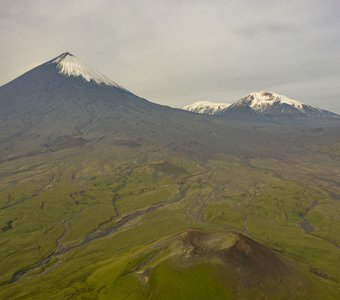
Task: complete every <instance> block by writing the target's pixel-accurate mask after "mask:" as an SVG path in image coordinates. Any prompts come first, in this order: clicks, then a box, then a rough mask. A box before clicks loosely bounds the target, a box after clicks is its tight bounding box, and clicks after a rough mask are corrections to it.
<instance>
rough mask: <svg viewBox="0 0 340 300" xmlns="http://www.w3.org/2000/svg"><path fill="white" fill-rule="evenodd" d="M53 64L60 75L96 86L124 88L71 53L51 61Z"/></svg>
mask: <svg viewBox="0 0 340 300" xmlns="http://www.w3.org/2000/svg"><path fill="white" fill-rule="evenodd" d="M51 63H52V64H55V65H56V66H57V69H58V70H59V73H60V74H62V75H64V76H67V77H81V78H83V79H84V80H86V81H87V82H91V81H92V82H94V83H96V84H99V85H101V84H103V85H108V86H114V87H118V88H122V87H121V86H119V85H118V84H117V83H115V82H114V81H112V80H111V79H109V78H108V77H106V76H104V75H103V74H101V73H99V72H97V71H96V70H94V69H91V68H89V67H88V66H87V65H85V64H84V63H83V62H82V61H80V60H79V59H78V58H77V57H75V56H74V55H73V54H71V53H69V52H65V53H63V54H61V55H59V56H58V57H56V58H55V59H53V60H52V61H51Z"/></svg>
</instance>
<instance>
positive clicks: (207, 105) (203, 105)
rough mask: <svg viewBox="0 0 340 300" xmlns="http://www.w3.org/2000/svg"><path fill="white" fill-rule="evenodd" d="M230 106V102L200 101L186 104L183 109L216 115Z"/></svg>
mask: <svg viewBox="0 0 340 300" xmlns="http://www.w3.org/2000/svg"><path fill="white" fill-rule="evenodd" d="M229 106H230V104H228V103H217V102H209V101H198V102H195V103H192V104H189V105H187V106H184V107H183V109H185V110H188V111H191V112H195V113H199V114H208V115H215V114H218V113H220V112H222V111H223V110H225V109H227V108H228V107H229Z"/></svg>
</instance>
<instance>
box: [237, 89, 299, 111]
mask: <svg viewBox="0 0 340 300" xmlns="http://www.w3.org/2000/svg"><path fill="white" fill-rule="evenodd" d="M282 104H286V105H290V106H292V107H293V108H295V109H298V110H300V111H303V110H304V106H305V104H303V103H302V102H299V101H297V100H293V99H290V98H288V97H286V96H282V95H278V94H275V93H273V92H268V91H262V92H254V93H250V94H249V95H247V96H245V97H243V98H242V99H240V100H239V101H237V102H235V103H234V104H233V105H232V106H233V107H237V106H244V105H247V106H249V107H250V108H251V109H253V110H254V111H256V112H263V111H265V110H267V109H268V108H270V107H271V106H273V105H282Z"/></svg>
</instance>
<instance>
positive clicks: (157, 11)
mask: <svg viewBox="0 0 340 300" xmlns="http://www.w3.org/2000/svg"><path fill="white" fill-rule="evenodd" d="M0 5H1V10H0V38H1V42H2V47H1V48H0V55H1V58H2V59H1V60H0V70H1V72H0V84H4V83H6V82H7V81H9V80H11V79H13V78H14V77H16V76H18V75H20V74H21V73H23V72H25V71H27V70H28V69H30V68H32V67H33V66H35V65H38V64H40V63H42V62H44V61H47V60H49V59H51V58H53V57H55V56H57V55H58V54H60V53H62V52H64V51H70V52H72V53H74V54H75V55H76V56H78V57H79V58H80V59H82V60H83V61H84V62H86V63H87V64H88V65H90V66H92V67H94V68H96V69H97V70H99V71H101V72H102V73H104V74H105V75H107V76H108V77H110V78H112V79H113V80H114V81H116V82H118V83H120V84H122V85H123V86H125V87H127V88H128V89H130V90H132V91H134V92H135V93H137V94H138V95H140V96H142V97H145V98H147V99H149V100H152V101H155V102H159V103H163V104H168V105H172V106H183V105H185V104H188V103H190V102H194V101H199V100H212V101H226V102H230V101H234V100H237V99H238V98H241V97H242V96H243V95H244V94H247V93H248V92H250V91H254V90H265V89H268V90H273V91H277V92H280V93H282V94H286V95H288V96H291V97H293V98H296V99H301V100H303V101H305V102H307V103H310V104H312V105H317V106H319V107H324V108H327V109H331V110H334V111H337V112H340V103H339V101H340V91H338V90H337V86H338V83H339V82H340V37H339V32H340V17H339V14H338V11H339V10H340V2H339V1H337V0H324V1H322V2H320V1H319V0H298V1H297V0H286V1H279V0H254V1H246V0H229V1H222V0H212V1H203V0H187V1H178V0H164V1H156V0H139V1H137V0H126V1H118V0H97V1H90V0H82V1H81V0H72V1H70V0H67V1H66V0H50V1H45V0H30V1H20V0H0Z"/></svg>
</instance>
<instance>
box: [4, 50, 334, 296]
mask: <svg viewBox="0 0 340 300" xmlns="http://www.w3.org/2000/svg"><path fill="white" fill-rule="evenodd" d="M68 56H70V54H63V56H61V57H59V62H60V60H62V59H63V57H68ZM55 60H56V59H54V60H52V61H50V62H47V63H45V64H43V65H41V66H39V67H37V68H36V69H33V70H31V71H29V72H28V73H26V74H24V75H23V76H21V77H19V78H18V79H16V80H14V81H12V82H10V83H9V84H7V85H5V86H2V87H1V88H0V105H1V118H0V125H1V143H0V157H1V164H0V177H1V181H0V228H1V231H0V244H1V247H0V270H1V273H0V298H1V299H174V298H178V299H240V298H244V299H256V298H259V299H294V298H295V299H337V298H339V295H340V271H339V270H340V268H339V243H340V242H339V240H340V236H339V232H340V220H339V216H340V206H339V199H340V188H339V182H340V172H339V170H340V161H339V155H340V146H339V145H340V136H339V127H340V125H339V124H338V122H337V121H330V120H327V121H323V120H321V119H320V120H314V121H313V122H311V121H310V122H308V123H307V122H303V123H301V122H300V123H299V122H296V123H294V124H292V123H284V122H270V123H269V122H262V121H260V122H237V121H235V120H233V121H231V120H228V119H225V118H218V117H212V116H201V115H196V114H192V113H189V112H185V111H181V110H176V109H172V108H169V107H164V106H159V105H156V104H153V103H151V102H148V101H147V100H144V99H141V98H139V97H137V96H135V95H134V94H132V93H130V92H128V91H127V90H125V89H122V88H121V87H119V86H118V85H107V84H102V83H101V84H98V83H97V82H96V81H94V80H89V81H87V80H84V79H83V78H81V77H79V76H78V77H77V76H65V74H61V73H60V70H59V69H58V64H56V63H55V62H54V61H55ZM77 64H78V66H79V62H78V61H77ZM81 67H82V66H81ZM82 69H84V67H82ZM91 74H92V73H91Z"/></svg>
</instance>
